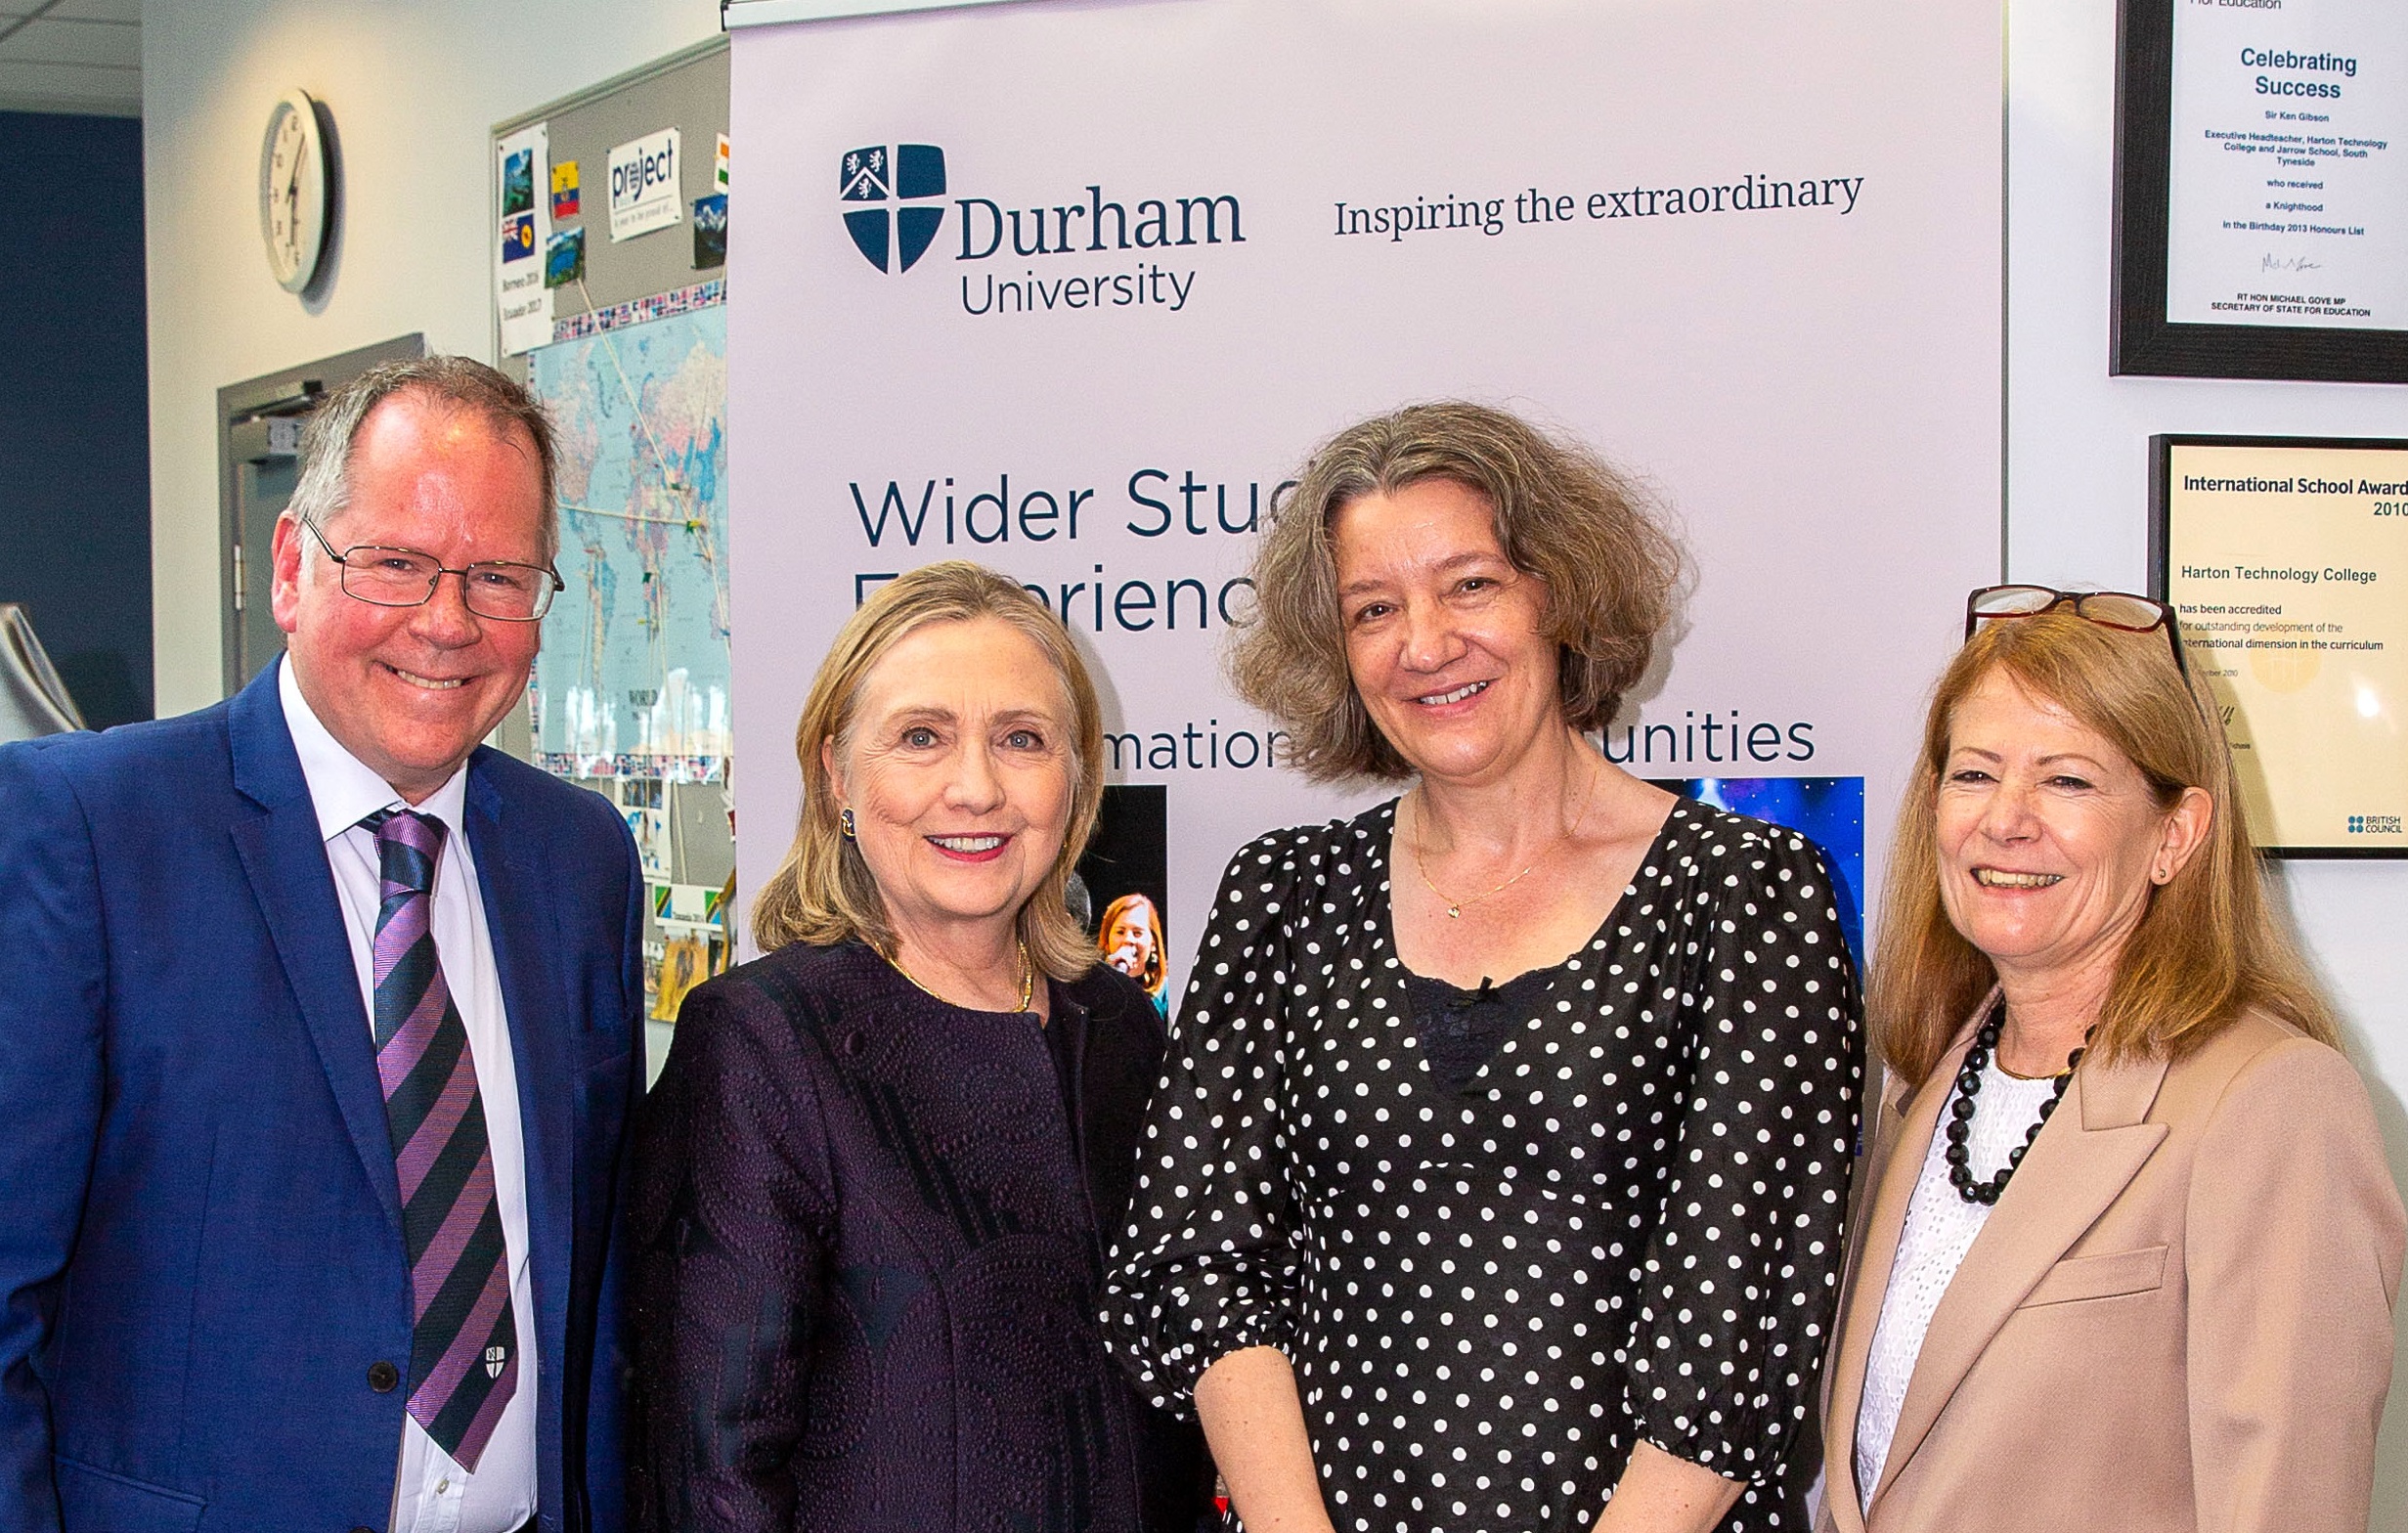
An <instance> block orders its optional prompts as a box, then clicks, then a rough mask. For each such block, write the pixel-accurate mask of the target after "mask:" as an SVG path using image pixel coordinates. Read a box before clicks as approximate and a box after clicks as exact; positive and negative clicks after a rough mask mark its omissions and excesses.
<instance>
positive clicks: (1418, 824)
mask: <svg viewBox="0 0 2408 1533" xmlns="http://www.w3.org/2000/svg"><path fill="white" fill-rule="evenodd" d="M1602 775H1603V773H1601V772H1600V773H1595V774H1593V775H1591V777H1590V778H1589V791H1588V792H1587V793H1585V794H1583V795H1582V796H1581V800H1580V817H1579V818H1578V819H1576V820H1574V821H1572V829H1571V833H1570V836H1569V837H1568V838H1567V839H1570V840H1575V841H1576V840H1578V839H1579V838H1580V830H1581V827H1582V826H1583V825H1586V824H1588V823H1589V806H1590V804H1591V803H1593V802H1594V801H1595V800H1596V798H1597V779H1598V776H1602ZM1414 791H1415V792H1417V793H1419V792H1421V790H1420V789H1419V788H1416V789H1415V790H1414ZM1427 799H1428V795H1427V794H1423V802H1426V801H1427ZM1554 850H1555V849H1554V847H1553V846H1550V847H1548V848H1547V849H1546V850H1545V851H1542V852H1541V853H1540V854H1538V855H1537V856H1536V857H1534V858H1533V859H1532V860H1531V863H1530V866H1529V867H1526V868H1523V869H1522V870H1521V871H1520V872H1518V873H1516V874H1514V875H1513V876H1512V877H1511V878H1509V879H1507V880H1506V881H1505V882H1504V883H1502V884H1499V885H1498V886H1497V887H1496V888H1494V889H1489V890H1483V891H1481V892H1480V893H1479V894H1476V895H1472V896H1469V897H1467V898H1463V899H1450V898H1447V895H1446V891H1444V890H1442V889H1440V888H1439V887H1438V886H1437V885H1436V884H1433V883H1431V882H1430V878H1429V864H1428V863H1427V862H1425V861H1423V857H1422V816H1421V814H1420V813H1419V812H1417V813H1416V814H1415V815H1414V817H1413V870H1414V871H1415V872H1417V873H1419V874H1421V875H1422V883H1423V887H1424V888H1426V889H1428V891H1429V892H1430V893H1431V894H1433V895H1436V896H1437V897H1438V902H1439V903H1440V904H1442V905H1444V906H1446V908H1447V915H1448V916H1449V917H1450V918H1451V919H1454V920H1458V921H1460V920H1462V919H1463V918H1464V906H1466V905H1476V904H1478V903H1479V902H1480V901H1481V900H1483V899H1486V898H1489V897H1490V896H1491V895H1502V894H1504V893H1505V892H1506V891H1507V890H1509V889H1510V888H1512V887H1513V886H1514V885H1515V884H1518V883H1520V882H1521V881H1522V880H1523V879H1524V878H1527V877H1528V876H1529V875H1530V872H1531V869H1533V868H1536V867H1537V866H1538V865H1539V864H1540V863H1541V862H1544V861H1546V860H1547V854H1548V853H1549V852H1553V851H1554Z"/></svg>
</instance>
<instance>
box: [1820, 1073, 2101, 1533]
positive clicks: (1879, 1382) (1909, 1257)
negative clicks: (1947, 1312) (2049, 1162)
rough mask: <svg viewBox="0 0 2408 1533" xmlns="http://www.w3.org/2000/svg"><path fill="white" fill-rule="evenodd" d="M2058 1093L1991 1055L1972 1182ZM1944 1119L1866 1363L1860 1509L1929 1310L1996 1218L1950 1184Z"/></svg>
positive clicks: (1976, 1103)
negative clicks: (2012, 1070)
mask: <svg viewBox="0 0 2408 1533" xmlns="http://www.w3.org/2000/svg"><path fill="white" fill-rule="evenodd" d="M2056 1094H2057V1082H2056V1080H2055V1078H2054V1077H2053V1076H2042V1077H2041V1078H2039V1079H2037V1080H2023V1079H2019V1078H2017V1077H2016V1076H2013V1075H2010V1074H2008V1073H2006V1072H2005V1071H2002V1070H2000V1069H1999V1068H1998V1061H1997V1058H1996V1056H1994V1055H1993V1056H1992V1059H1991V1061H1990V1063H1989V1064H1988V1065H1986V1066H1984V1067H1983V1070H1982V1089H1981V1092H1980V1093H1979V1094H1978V1095H1976V1096H1975V1097H1974V1099H1973V1122H1972V1123H1971V1125H1970V1126H1968V1127H1967V1129H1966V1130H1965V1168H1966V1169H1967V1170H1969V1171H1971V1172H1972V1173H1973V1179H1974V1180H1975V1181H1977V1182H1986V1181H1989V1180H1990V1179H1991V1178H1992V1177H1993V1176H1995V1175H1997V1174H1998V1170H1999V1168H2000V1167H2001V1166H2004V1165H2005V1164H2006V1163H2007V1157H2008V1155H2009V1154H2011V1153H2012V1152H2013V1151H2014V1150H2015V1149H2016V1148H2017V1147H2019V1146H2020V1145H2022V1144H2023V1143H2024V1136H2025V1135H2027V1134H2029V1133H2030V1132H2031V1131H2032V1125H2033V1124H2034V1123H2035V1122H2036V1121H2038V1119H2039V1117H2040V1104H2041V1103H2043V1102H2046V1101H2048V1100H2049V1099H2050V1098H2051V1097H2054V1096H2055V1095H2056ZM1948 1122H1949V1110H1948V1108H1946V1107H1943V1108H1942V1109H1941V1110H1940V1121H1939V1123H1938V1124H1936V1125H1935V1126H1934V1127H1933V1129H1932V1142H1931V1145H1930V1147H1929V1148H1928V1149H1926V1150H1925V1151H1924V1153H1923V1169H1922V1171H1921V1173H1920V1174H1918V1175H1917V1176H1916V1177H1915V1182H1914V1195H1913V1197H1912V1198H1911V1199H1909V1200H1908V1202H1907V1204H1906V1224H1905V1229H1904V1230H1902V1231H1901V1232H1900V1234H1899V1237H1898V1258H1897V1259H1896V1260H1895V1261H1894V1262H1892V1263H1891V1266H1890V1287H1889V1290H1888V1292H1885V1293H1883V1294H1882V1296H1881V1318H1880V1319H1879V1320H1878V1321H1876V1322H1875V1323H1874V1325H1873V1344H1872V1348H1871V1350H1870V1352H1869V1353H1868V1354H1867V1355H1866V1357H1865V1360H1864V1402H1863V1404H1862V1405H1861V1406H1860V1407H1858V1409H1857V1505H1858V1506H1860V1507H1869V1506H1871V1505H1872V1504H1873V1492H1874V1491H1875V1490H1876V1489H1878V1488H1879V1487H1880V1485H1881V1471H1882V1469H1883V1468H1884V1467H1886V1466H1887V1464H1888V1462H1889V1457H1890V1440H1891V1439H1892V1438H1893V1437H1895V1436H1897V1435H1898V1415H1899V1411H1900V1410H1901V1409H1902V1408H1903V1407H1904V1406H1905V1403H1906V1384H1907V1382H1908V1381H1909V1380H1912V1379H1913V1377H1914V1360H1915V1358H1916V1357H1917V1356H1919V1355H1920V1354H1921V1353H1922V1351H1923V1337H1924V1335H1925V1334H1926V1333H1927V1332H1929V1331H1930V1330H1931V1324H1932V1316H1933V1315H1934V1314H1935V1313H1937V1312H1938V1310H1939V1308H1940V1300H1941V1299H1942V1297H1944V1296H1945V1295H1946V1294H1947V1293H1948V1285H1949V1284H1950V1283H1953V1282H1954V1281H1956V1269H1957V1268H1959V1267H1961V1266H1963V1265H1964V1264H1965V1253H1966V1252H1967V1251H1969V1250H1971V1249H1973V1242H1974V1237H1976V1236H1978V1235H1980V1234H1981V1233H1982V1226H1983V1225H1985V1224H1988V1223H1989V1222H1990V1212H1991V1207H1992V1205H1989V1204H1982V1203H1967V1202H1966V1201H1965V1199H1964V1195H1963V1194H1961V1193H1959V1192H1958V1191H1957V1190H1956V1184H1955V1183H1953V1182H1951V1181H1949V1180H1948ZM2012 1190H2013V1184H2012V1183H2011V1182H2010V1183H2009V1191H2012Z"/></svg>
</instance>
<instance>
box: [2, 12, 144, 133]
mask: <svg viewBox="0 0 2408 1533" xmlns="http://www.w3.org/2000/svg"><path fill="white" fill-rule="evenodd" d="M0 111H75V112H87V113H90V114H92V115H95V116H105V117H139V116H141V115H142V0H0Z"/></svg>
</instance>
